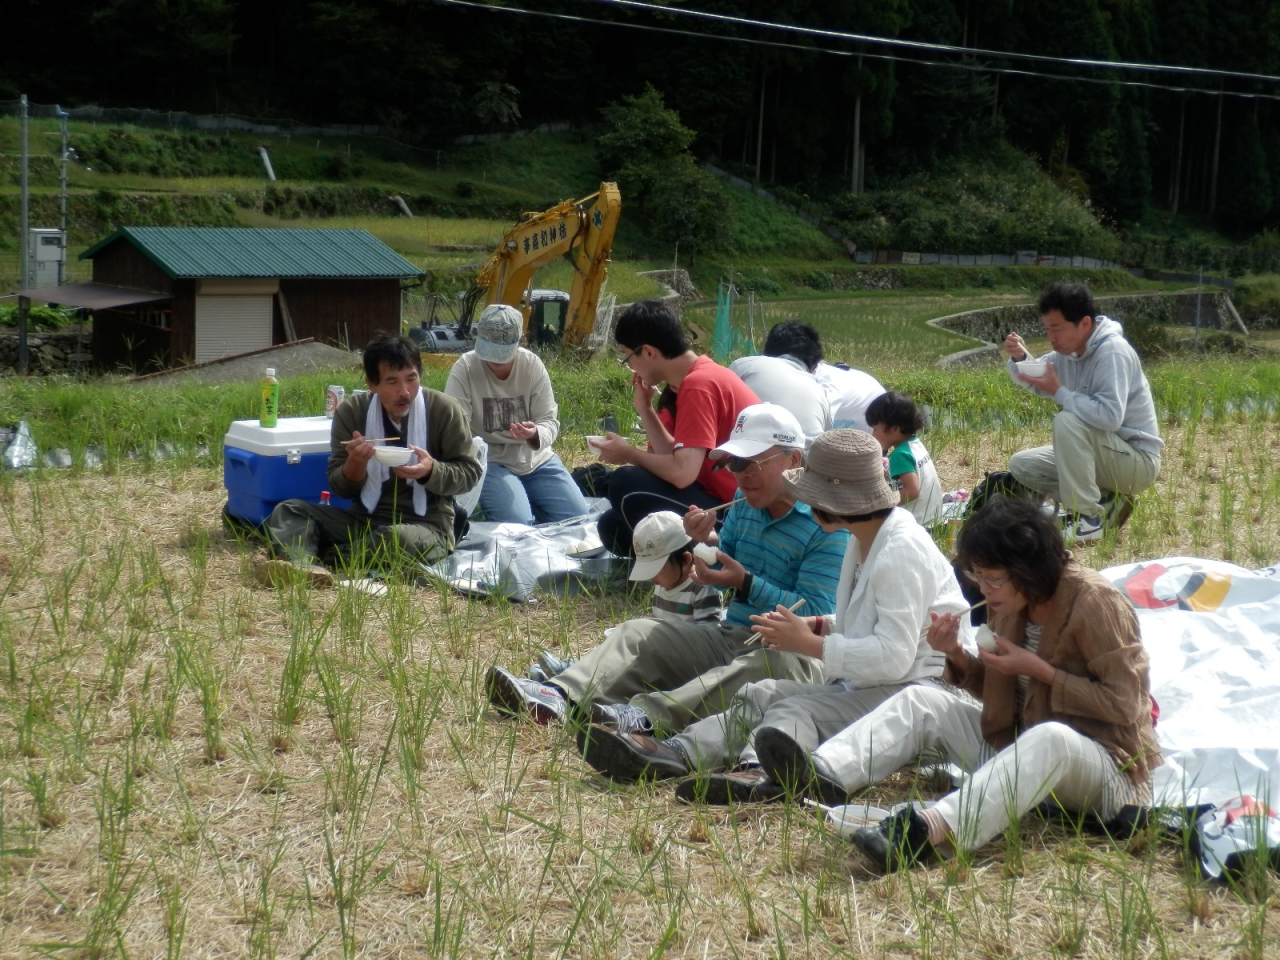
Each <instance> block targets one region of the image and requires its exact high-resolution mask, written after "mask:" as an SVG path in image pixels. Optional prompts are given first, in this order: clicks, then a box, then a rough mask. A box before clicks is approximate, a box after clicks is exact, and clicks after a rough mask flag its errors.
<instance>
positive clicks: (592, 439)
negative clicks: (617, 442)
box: [582, 433, 607, 450]
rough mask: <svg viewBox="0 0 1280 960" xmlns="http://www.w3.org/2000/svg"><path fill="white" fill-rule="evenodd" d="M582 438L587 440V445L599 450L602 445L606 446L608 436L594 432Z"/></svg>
mask: <svg viewBox="0 0 1280 960" xmlns="http://www.w3.org/2000/svg"><path fill="white" fill-rule="evenodd" d="M582 439H584V440H586V441H587V446H588V447H590V448H591V449H592V450H598V449H599V448H600V447H602V446H604V442H605V440H606V439H607V438H605V437H601V436H598V435H597V434H594V433H593V434H591V435H589V436H586V437H583V438H582Z"/></svg>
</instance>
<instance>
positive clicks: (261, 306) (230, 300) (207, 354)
mask: <svg viewBox="0 0 1280 960" xmlns="http://www.w3.org/2000/svg"><path fill="white" fill-rule="evenodd" d="M271 305H272V298H271V297H270V296H265V297H263V296H212V297H210V296H197V297H196V363H205V362H207V361H209V360H218V359H221V358H222V357H228V356H231V355H232V354H237V353H248V352H249V351H250V350H261V349H263V348H264V347H269V346H271V317H272V312H271Z"/></svg>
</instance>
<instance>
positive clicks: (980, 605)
mask: <svg viewBox="0 0 1280 960" xmlns="http://www.w3.org/2000/svg"><path fill="white" fill-rule="evenodd" d="M986 605H987V601H985V600H979V601H978V602H977V603H975V604H974V605H973V606H972V607H970V608H969V609H968V610H961V611H960V612H959V613H957V614H956V616H957V617H963V616H964V615H965V614H966V613H973V611H975V610H977V609H978V608H979V607H985V606H986Z"/></svg>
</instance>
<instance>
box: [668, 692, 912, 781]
mask: <svg viewBox="0 0 1280 960" xmlns="http://www.w3.org/2000/svg"><path fill="white" fill-rule="evenodd" d="M906 686H907V684H905V683H894V684H889V685H887V686H883V687H865V688H863V689H855V690H846V689H845V688H844V687H843V686H841V685H835V684H826V685H818V684H812V683H797V682H796V681H794V680H761V681H760V682H758V683H749V684H747V685H746V686H744V687H743V688H742V689H741V690H739V691H738V693H737V695H736V696H735V697H734V698H733V702H732V703H731V704H730V705H729V709H728V710H726V711H725V712H724V713H719V714H716V715H715V716H713V717H707V718H706V719H703V720H699V721H698V722H697V723H695V724H692V725H691V726H689V727H687V728H685V731H684V732H683V733H681V734H680V735H679V736H678V737H676V738H675V739H676V741H677V742H678V743H679V744H680V746H681V747H683V748H684V752H685V756H687V757H688V758H689V762H690V763H692V764H693V765H694V766H695V767H697V768H698V769H699V770H701V771H705V772H710V771H712V770H721V769H723V768H725V767H728V766H732V765H735V764H739V765H745V764H754V763H755V762H756V751H755V746H754V742H753V741H754V738H755V732H756V730H757V729H759V728H760V727H773V728H775V729H778V730H781V731H783V732H784V733H786V734H787V736H789V737H791V738H792V739H793V740H795V741H796V743H798V744H800V745H801V746H802V747H804V749H805V750H806V751H809V752H812V751H814V750H817V749H818V746H819V745H820V744H822V743H825V742H826V740H827V739H828V738H830V737H834V736H835V735H836V734H837V733H839V732H840V731H841V730H843V729H844V728H845V727H847V726H849V724H851V723H853V722H854V721H855V720H860V719H861V718H862V717H864V716H865V715H866V714H868V713H870V712H871V711H872V710H874V709H875V708H876V707H878V706H880V704H882V703H884V702H885V701H886V700H888V699H889V698H890V697H891V696H893V695H894V694H895V693H897V692H898V691H900V690H902V689H904V688H905V687H906Z"/></svg>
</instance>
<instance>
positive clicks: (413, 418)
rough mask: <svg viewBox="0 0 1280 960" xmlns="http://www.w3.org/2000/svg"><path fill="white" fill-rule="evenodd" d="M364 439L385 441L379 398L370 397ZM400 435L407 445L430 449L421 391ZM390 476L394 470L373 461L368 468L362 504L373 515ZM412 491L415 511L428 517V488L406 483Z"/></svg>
mask: <svg viewBox="0 0 1280 960" xmlns="http://www.w3.org/2000/svg"><path fill="white" fill-rule="evenodd" d="M364 436H365V439H366V440H382V439H384V438H385V437H386V432H385V431H384V430H383V428H382V403H381V401H379V400H378V395H377V394H376V393H375V394H372V395H371V396H370V398H369V412H368V413H367V414H366V415H365V418H364ZM400 436H401V437H402V438H403V439H404V441H405V445H406V446H413V447H417V448H418V449H419V450H425V449H427V402H426V399H425V394H424V393H423V392H422V390H421V389H419V390H418V395H417V396H416V397H414V398H413V405H412V406H411V407H409V414H408V416H406V417H405V420H404V423H402V424H401V425H400ZM390 477H391V468H390V467H388V466H387V465H386V464H384V463H379V462H378V461H377V460H370V461H369V462H368V464H366V465H365V475H364V486H363V487H361V488H360V502H361V503H363V504H364V508H365V509H366V510H368V511H369V512H370V513H373V511H374V509H375V508H376V507H377V506H378V498H379V497H380V496H381V495H382V485H383V484H384V483H386V482H387V480H388V479H389V478H390ZM405 483H406V484H408V485H409V487H410V489H412V490H413V512H414V513H416V514H417V515H418V516H420V517H425V516H426V515H427V488H426V487H424V486H423V485H422V484H420V483H419V482H418V481H417V480H405Z"/></svg>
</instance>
